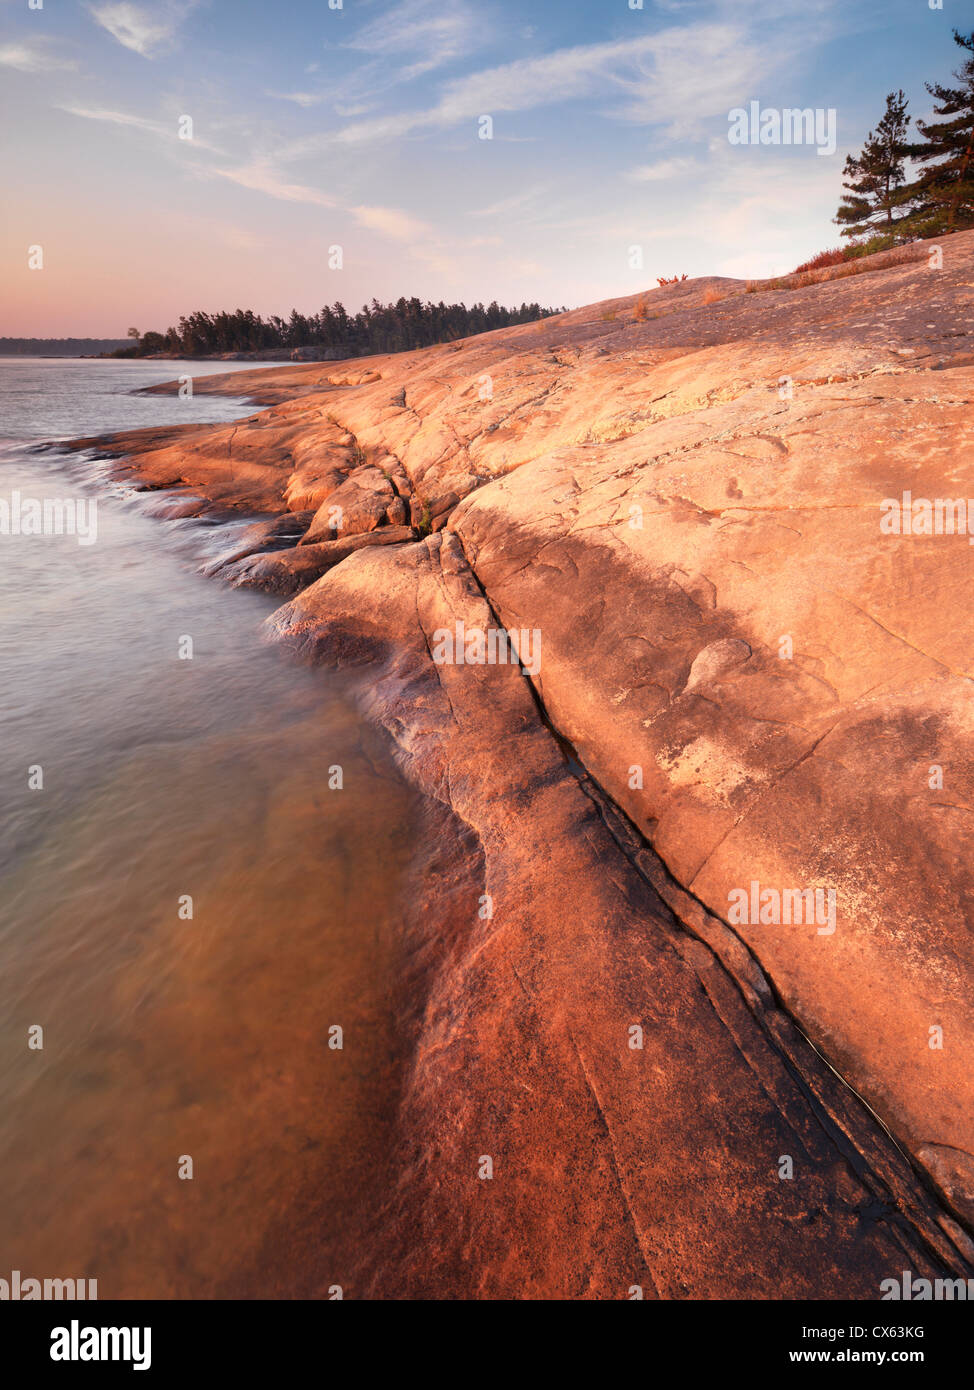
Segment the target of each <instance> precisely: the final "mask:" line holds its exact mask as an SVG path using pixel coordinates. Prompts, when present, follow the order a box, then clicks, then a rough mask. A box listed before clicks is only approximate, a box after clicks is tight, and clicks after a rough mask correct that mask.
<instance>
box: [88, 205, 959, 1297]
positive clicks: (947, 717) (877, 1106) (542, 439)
mask: <svg viewBox="0 0 974 1390" xmlns="http://www.w3.org/2000/svg"><path fill="white" fill-rule="evenodd" d="M844 269H845V267H840V268H839V271H840V272H841V271H843V270H844ZM857 269H858V270H859V271H861V272H862V273H857V274H855V275H850V276H846V275H844V274H841V273H836V272H828V271H826V272H822V273H821V274H820V275H819V276H817V277H805V278H804V279H796V278H795V277H790V278H789V279H787V280H785V281H783V282H762V283H760V284H757V285H745V284H744V283H742V282H740V281H734V280H724V279H716V278H710V279H705V280H694V281H687V282H685V283H679V284H676V285H668V286H665V287H663V288H660V289H658V290H653V291H649V292H647V293H646V294H644V295H642V296H635V297H632V298H626V299H620V300H614V301H611V302H607V303H604V304H599V305H593V306H589V307H587V308H585V309H580V310H574V311H572V312H570V313H566V314H563V315H560V316H558V317H556V318H553V319H549V320H545V321H544V322H542V323H540V324H536V325H522V326H520V327H517V328H513V329H504V330H500V331H498V332H495V333H491V334H486V335H483V336H481V337H478V338H473V339H469V340H465V341H463V342H459V343H451V344H448V345H444V346H441V347H437V348H431V349H424V350H422V351H420V352H415V353H410V354H403V355H398V356H386V357H379V358H372V359H368V361H366V362H353V363H344V364H312V365H307V366H288V367H283V368H281V369H272V370H268V371H262V372H260V373H247V372H234V373H231V374H229V375H228V376H226V377H218V378H214V377H210V378H208V379H207V380H205V381H201V382H200V383H199V389H200V390H206V391H225V392H227V393H229V394H235V395H239V394H251V395H252V396H253V397H254V399H255V400H256V401H257V402H258V403H259V404H263V405H267V406H268V407H269V408H267V409H264V410H262V411H260V412H259V413H257V414H255V415H253V416H251V417H249V418H248V419H246V420H243V421H240V422H239V423H237V424H235V425H229V426H228V425H216V426H204V427H198V426H187V427H185V428H184V429H182V430H166V431H155V432H151V433H150V432H134V433H130V434H127V435H120V436H115V437H114V438H113V439H111V440H110V441H108V442H107V443H106V442H105V441H100V442H99V447H100V448H101V449H102V450H103V451H104V450H105V449H106V448H107V449H108V450H109V451H110V452H112V453H115V454H117V455H118V456H119V458H120V459H124V463H123V464H121V465H120V466H121V467H124V468H125V469H127V470H129V471H134V472H135V473H136V474H137V475H138V476H139V477H140V478H141V479H143V480H144V481H145V482H146V484H148V485H150V486H154V487H167V488H169V487H174V486H175V487H176V488H177V489H182V490H184V491H185V492H187V494H189V495H191V496H192V497H193V498H194V499H195V503H194V505H195V506H196V507H197V508H198V509H200V510H207V509H214V508H219V509H232V510H236V511H237V512H239V511H240V510H244V511H251V512H261V513H268V514H271V515H272V516H276V515H279V514H282V513H286V512H294V513H301V514H302V521H301V525H300V527H296V528H295V529H296V530H300V531H301V536H300V537H298V536H296V535H295V534H294V533H293V532H288V531H285V532H283V533H282V532H280V531H271V532H269V533H268V535H267V537H266V541H265V540H263V539H262V538H261V537H259V536H258V537H255V539H254V542H253V544H252V548H251V549H250V550H249V551H248V553H247V555H244V556H242V555H240V554H239V552H238V553H237V554H233V555H229V554H228V556H227V558H226V563H225V565H224V566H223V567H222V568H219V569H218V572H219V573H222V574H223V575H224V577H226V578H229V579H231V580H233V581H236V582H244V583H265V584H266V586H267V587H269V588H271V589H272V591H274V592H277V593H279V594H281V596H282V597H287V598H288V600H289V601H288V603H287V604H286V606H285V607H283V608H282V609H280V610H279V611H278V613H277V614H275V616H274V618H273V619H272V620H271V624H270V626H271V630H272V632H273V633H274V634H275V635H276V636H278V637H279V638H281V639H282V640H284V641H286V642H288V643H289V644H291V645H292V646H294V647H295V648H296V649H298V650H299V651H301V652H302V653H303V654H305V655H307V656H310V657H312V658H313V659H315V660H319V661H324V662H330V663H333V664H336V665H338V666H341V667H343V668H344V669H346V670H348V671H350V672H352V673H353V674H354V675H355V676H356V679H358V680H359V683H360V698H361V700H362V702H363V705H364V707H365V708H366V709H367V710H368V711H369V712H370V714H371V716H372V717H373V718H374V719H375V720H376V721H377V722H378V723H381V724H382V725H384V726H385V727H386V728H387V729H388V730H389V731H390V732H391V733H392V735H393V737H394V738H395V739H396V741H397V743H398V744H399V747H400V750H401V759H402V763H403V766H404V768H405V769H406V771H407V773H408V774H409V775H410V776H411V778H412V779H413V780H414V782H415V783H416V784H417V785H418V786H419V787H420V788H421V789H422V790H423V792H424V793H425V794H426V795H427V797H429V798H430V799H431V800H432V801H434V802H437V803H439V804H440V805H442V806H443V807H445V808H447V809H448V810H449V811H450V813H451V817H450V819H449V820H447V821H444V822H442V824H443V826H444V827H449V829H444V831H443V833H444V835H449V836H452V837H453V840H452V842H451V845H450V847H449V850H450V852H449V855H446V848H447V847H446V846H441V847H440V848H441V849H442V850H443V852H444V855H446V857H445V858H444V860H443V863H444V865H446V867H445V868H444V872H443V878H442V882H441V883H440V885H439V890H438V891H437V893H436V894H433V895H431V896H429V897H428V898H427V899H425V900H424V903H425V907H426V909H427V911H426V913H425V914H421V919H422V920H421V922H419V921H417V920H416V918H415V914H413V915H412V916H410V923H411V924H410V925H409V926H408V928H407V929H408V931H409V932H410V933H416V936H415V938H414V940H415V945H416V950H417V952H418V956H417V959H421V960H422V969H421V970H419V971H418V972H417V977H416V979H415V980H413V981H411V982H410V985H409V990H408V991H407V993H410V1001H411V1002H410V1006H409V1007H410V1009H411V1010H412V1012H411V1013H410V1017H411V1019H412V1026H413V1029H414V1032H413V1034H412V1035H411V1038H412V1042H411V1046H412V1047H413V1049H414V1053H413V1055H414V1063H413V1066H412V1068H411V1070H410V1073H409V1080H408V1084H407V1085H406V1087H405V1090H404V1096H403V1102H402V1109H401V1116H400V1144H401V1147H400V1150H399V1154H398V1163H399V1169H398V1171H399V1174H400V1178H399V1181H398V1182H397V1184H396V1189H395V1191H394V1192H392V1193H390V1196H389V1202H388V1211H387V1212H386V1213H385V1221H384V1227H383V1229H384V1231H385V1233H386V1234H385V1240H386V1246H385V1247H383V1250H382V1258H381V1259H380V1258H379V1256H378V1254H376V1255H375V1258H374V1260H373V1261H372V1265H371V1269H372V1273H371V1275H370V1276H369V1277H370V1278H372V1279H373V1281H374V1285H375V1288H376V1291H378V1292H381V1291H382V1290H381V1288H380V1286H381V1285H382V1282H383V1279H388V1277H389V1271H390V1270H393V1271H395V1272H396V1278H398V1280H399V1281H400V1285H399V1286H400V1288H401V1290H402V1291H405V1292H412V1293H421V1292H426V1293H429V1294H432V1295H433V1296H488V1297H489V1296H508V1297H519V1296H523V1297H544V1296H555V1295H559V1294H565V1295H568V1296H575V1297H581V1296H599V1297H627V1296H630V1294H629V1290H630V1286H632V1287H638V1288H639V1289H641V1290H644V1296H646V1297H657V1296H659V1297H664V1298H665V1297H685V1296H693V1297H724V1296H732V1295H735V1294H737V1295H749V1296H755V1297H799V1296H812V1297H814V1296H852V1297H877V1296H878V1290H879V1282H880V1280H881V1279H882V1278H883V1277H886V1276H887V1275H889V1274H890V1273H891V1272H895V1271H896V1270H898V1269H899V1268H900V1267H901V1265H902V1261H901V1260H900V1259H899V1256H898V1255H895V1254H894V1250H895V1249H896V1248H898V1247H897V1246H896V1242H897V1241H898V1240H900V1239H909V1240H911V1241H913V1242H914V1243H915V1261H916V1263H915V1266H914V1267H915V1268H916V1269H917V1270H918V1271H919V1270H920V1269H921V1268H922V1267H924V1265H925V1264H926V1265H931V1264H933V1263H935V1262H936V1261H937V1260H939V1261H940V1262H941V1264H942V1265H943V1267H945V1268H951V1269H954V1268H959V1269H964V1270H966V1269H967V1268H968V1265H967V1263H966V1260H967V1258H968V1257H969V1256H970V1255H971V1253H972V1250H974V1247H972V1246H971V1243H970V1241H969V1239H968V1237H967V1236H966V1235H965V1230H964V1228H965V1226H968V1225H969V1223H970V1222H971V1220H972V1219H974V1159H972V1158H971V1153H972V1151H974V1144H972V1134H971V1123H972V1122H971V1116H972V1114H974V1067H972V1065H971V1057H972V1055H974V1054H972V1043H974V1020H972V1013H971V1005H970V1000H971V998H972V994H974V990H972V974H974V961H972V949H971V935H970V928H969V926H968V923H969V921H970V920H971V916H972V913H971V907H972V889H974V875H972V871H971V869H970V866H969V865H968V863H967V855H966V853H965V847H966V844H967V842H968V840H969V834H970V828H969V822H970V818H971V814H972V806H974V799H972V798H974V715H972V712H971V711H972V704H971V689H972V686H971V669H970V663H971V650H972V645H971V635H972V634H971V619H970V616H969V613H970V605H969V592H968V591H969V582H970V581H969V575H970V566H971V559H972V556H971V549H970V540H971V537H972V536H974V429H972V422H974V413H972V401H974V353H972V349H974V343H972V336H974V312H972V311H974V233H970V232H969V233H961V234H957V235H955V236H953V237H949V238H945V239H944V242H943V244H942V245H941V246H939V247H938V246H934V245H931V244H927V243H919V244H917V245H915V246H913V247H910V248H908V249H907V252H906V253H904V255H903V258H902V259H900V260H899V261H897V260H896V258H892V259H891V258H888V257H887V258H872V260H871V261H863V262H859V263H857ZM809 278H811V279H812V280H813V281H815V283H808V280H809ZM83 442H84V443H86V444H91V443H92V441H83ZM309 518H312V519H309ZM282 536H283V537H284V540H285V541H286V542H288V543H284V544H282ZM297 540H300V543H297V544H295V543H294V542H295V541H297ZM458 623H461V624H463V645H462V646H461V647H458V643H457V641H456V640H455V639H456V634H457V633H458V631H459V630H458V628H457V624H458ZM491 631H493V632H495V633H497V632H501V631H503V632H504V633H506V634H521V633H527V634H530V635H531V639H532V641H533V643H534V647H533V651H532V659H531V661H530V662H528V661H527V660H524V661H523V666H524V667H527V669H528V674H527V675H524V674H522V670H521V667H519V666H518V664H517V662H516V661H515V662H513V663H512V662H511V661H504V662H501V661H496V660H495V661H491V660H490V659H489V656H488V657H485V658H484V659H481V655H482V653H483V652H488V653H489V650H490V649H489V648H488V646H487V645H486V637H485V644H484V645H483V646H480V645H478V642H477V641H476V640H475V641H474V644H473V646H471V647H468V646H467V642H468V640H469V639H470V637H471V634H474V633H477V632H480V633H482V634H489V633H490V632H491ZM444 632H449V633H452V634H454V637H453V638H451V644H450V648H449V650H450V652H451V655H450V657H449V659H446V660H439V659H437V651H438V644H439V651H440V654H441V655H442V653H443V652H444V651H446V650H447V647H446V644H445V640H444V639H443V638H442V634H443V633H444ZM534 634H537V636H536V638H535V637H534ZM515 640H516V639H515ZM496 649H497V648H496V644H495V651H496ZM519 650H520V655H521V656H522V658H523V657H524V655H525V653H524V651H523V650H521V649H519ZM461 651H462V653H463V656H464V659H463V660H462V661H461V660H459V659H458V653H459V652H461ZM535 656H536V659H535ZM458 825H461V826H462V827H463V831H462V834H463V835H464V836H466V837H467V840H466V841H465V842H464V846H463V853H462V854H460V855H459V857H458V856H457V853H456V850H457V843H458V842H457V839H456V837H457V836H458V835H459V834H460V832H459V831H458V829H457V826H458ZM427 851H428V853H429V855H430V860H431V862H432V863H435V862H436V853H437V847H436V846H435V845H429V846H427ZM475 889H479V892H475V891H473V890H475ZM473 898H476V899H477V901H478V903H479V904H480V908H479V909H478V911H477V912H476V914H474V915H473V916H472V917H471V915H470V903H471V901H472V899H473ZM488 906H489V909H490V910H489V912H484V911H482V909H484V908H485V907H488ZM796 1022H797V1024H798V1027H797V1028H796V1027H795V1023H796ZM634 1029H635V1030H636V1031H633V1030H634ZM806 1039H809V1040H810V1041H811V1043H812V1044H814V1049H818V1052H816V1051H815V1050H814V1049H813V1048H812V1047H810V1046H809V1045H808V1042H807V1041H806ZM818 1053H821V1054H822V1056H823V1057H824V1058H826V1059H827V1060H828V1062H829V1063H830V1064H831V1065H832V1067H834V1068H835V1069H836V1071H837V1072H838V1073H840V1074H841V1076H842V1077H844V1078H845V1081H846V1082H847V1083H848V1086H844V1085H843V1084H842V1083H841V1082H840V1081H839V1080H838V1079H837V1077H836V1076H835V1074H834V1073H833V1072H832V1071H831V1070H830V1069H829V1067H827V1066H826V1065H825V1063H823V1062H822V1060H821V1058H820V1057H819V1055H818ZM850 1087H851V1088H852V1090H850V1089H849V1088H850ZM854 1093H858V1097H861V1101H864V1102H865V1105H863V1104H862V1103H861V1101H860V1100H859V1099H857V1096H856V1094H854ZM867 1107H868V1108H867ZM870 1111H871V1112H873V1113H872V1115H871V1114H870ZM874 1117H878V1118H879V1120H880V1121H882V1124H883V1125H884V1126H886V1127H887V1128H888V1130H889V1131H890V1132H891V1133H892V1135H893V1136H895V1139H896V1140H897V1142H898V1144H899V1146H900V1147H901V1148H902V1150H903V1151H904V1152H905V1153H906V1154H908V1155H909V1156H910V1157H911V1159H912V1161H913V1163H915V1164H916V1165H917V1166H918V1167H919V1168H920V1169H922V1170H923V1172H924V1174H925V1177H926V1179H927V1180H928V1181H929V1184H930V1191H929V1193H928V1191H927V1190H926V1189H925V1187H924V1186H923V1185H922V1184H921V1183H920V1182H919V1180H918V1179H917V1177H916V1174H915V1173H914V1172H913V1170H912V1169H911V1167H910V1165H909V1164H908V1163H907V1162H906V1161H905V1159H904V1158H903V1157H902V1155H901V1154H900V1152H899V1150H898V1149H897V1147H896V1145H894V1144H893V1143H892V1142H891V1140H890V1139H889V1137H888V1135H887V1134H886V1133H885V1132H884V1130H883V1129H882V1128H881V1127H880V1125H879V1124H877V1123H876V1119H875V1118H874ZM785 1158H790V1159H792V1160H793V1163H792V1165H791V1175H790V1176H789V1175H788V1169H789V1165H788V1164H786V1163H783V1162H782V1160H783V1159H785ZM488 1159H489V1160H490V1163H487V1162H486V1160H488ZM488 1169H489V1170H490V1172H489V1173H488V1172H487V1170H488ZM931 1194H932V1195H931ZM893 1213H896V1217H895V1222H896V1229H895V1231H894V1227H893V1225H892V1224H891V1223H892V1221H893V1219H894V1218H893V1215H892V1214H893ZM417 1230H421V1231H422V1232H423V1238H422V1241H421V1242H418V1241H417V1237H416V1231H417ZM904 1232H907V1235H906V1236H904V1234H903V1233H904ZM566 1233H567V1234H566ZM924 1243H925V1244H926V1248H927V1252H928V1253H926V1254H923V1253H921V1245H923V1244H924ZM420 1246H422V1248H420ZM383 1261H384V1263H383ZM365 1263H366V1264H369V1261H368V1260H366V1261H365ZM380 1266H381V1268H382V1269H383V1270H384V1271H385V1273H384V1274H382V1273H380V1272H379V1270H380ZM451 1290H452V1291H453V1292H452V1295H451Z"/></svg>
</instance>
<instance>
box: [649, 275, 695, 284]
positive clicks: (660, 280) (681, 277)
mask: <svg viewBox="0 0 974 1390" xmlns="http://www.w3.org/2000/svg"><path fill="white" fill-rule="evenodd" d="M686 278H687V277H686V276H685V275H674V276H673V278H672V279H671V280H667V279H666V278H665V277H664V276H660V275H657V277H656V283H657V285H678V284H679V283H680V281H681V280H685V279H686Z"/></svg>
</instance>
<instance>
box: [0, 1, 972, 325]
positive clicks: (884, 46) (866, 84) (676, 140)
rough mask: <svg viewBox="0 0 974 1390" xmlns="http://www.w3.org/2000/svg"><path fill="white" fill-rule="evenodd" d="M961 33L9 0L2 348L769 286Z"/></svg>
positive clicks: (459, 12) (860, 23)
mask: <svg viewBox="0 0 974 1390" xmlns="http://www.w3.org/2000/svg"><path fill="white" fill-rule="evenodd" d="M937 5H940V6H941V7H940V8H936V7H932V6H937ZM971 27H974V16H972V14H971V7H970V0H856V3H850V0H776V3H774V4H767V3H764V0H733V2H730V0H273V2H272V0H145V3H141V2H136V0H87V3H83V2H82V0H0V119H2V122H3V127H2V130H3V135H2V140H0V180H2V182H0V187H2V189H3V192H2V194H0V198H2V203H3V212H2V220H0V266H2V293H0V335H5V336H37V337H55V336H88V335H90V336H98V337H101V336H104V337H124V336H125V333H126V332H127V330H128V328H129V327H132V326H134V327H137V328H139V329H140V331H143V332H144V331H146V330H148V329H157V330H160V331H164V330H165V329H166V328H167V327H168V326H169V325H170V324H174V323H175V322H176V321H177V320H178V318H179V316H180V314H183V313H189V312H191V311H193V310H194V309H206V310H210V311H213V310H217V309H221V308H228V309H232V308H238V307H240V308H253V309H255V310H256V311H258V312H259V313H262V314H264V315H266V314H269V313H281V314H285V315H286V314H287V313H289V312H290V310H291V308H293V307H296V308H298V309H299V310H301V311H302V312H304V313H310V312H315V311H317V310H318V309H319V308H320V307H321V306H322V305H323V304H325V303H334V302H335V301H336V300H341V302H342V303H343V304H344V305H345V306H346V308H348V309H349V310H350V311H352V310H355V309H358V308H359V307H361V305H362V304H363V303H365V302H366V301H368V300H371V299H372V298H373V297H375V298H377V299H379V300H382V301H385V300H389V299H397V298H398V297H399V296H400V295H406V296H407V297H408V296H411V295H418V296H419V297H420V298H422V299H433V300H440V299H444V300H447V301H448V302H452V301H464V302H466V303H468V304H470V303H473V302H475V301H478V300H482V301H484V302H489V301H490V300H492V299H497V300H498V301H499V302H500V303H502V304H520V303H521V302H522V301H527V302H533V301H538V302H540V303H542V304H551V305H556V306H561V305H568V306H572V307H574V306H576V305H581V304H586V303H591V302H594V301H597V300H600V299H606V298H610V297H613V296H617V295H624V294H634V293H636V292H637V291H639V290H642V289H645V288H647V287H650V286H653V285H655V283H656V277H657V276H672V275H680V274H684V273H685V274H687V275H690V276H693V275H733V276H739V277H759V276H764V275H773V274H781V273H784V272H786V271H788V270H791V269H793V268H794V266H795V265H796V264H798V263H799V262H800V261H802V260H804V259H806V258H807V257H808V256H810V255H812V254H814V253H815V252H817V251H820V250H823V249H824V248H826V247H829V246H834V245H836V244H838V243H839V241H840V238H839V236H838V229H837V228H836V227H834V226H833V225H832V222H831V219H832V217H834V215H835V210H836V208H837V206H838V201H839V197H840V196H841V191H842V190H841V178H842V165H843V163H844V159H845V155H846V154H847V153H848V152H850V151H852V152H856V151H858V149H859V148H860V147H861V144H862V140H863V138H864V136H865V135H866V133H867V131H868V130H869V129H870V127H871V126H874V125H875V124H876V123H877V122H878V120H879V119H880V117H881V115H882V113H883V109H884V104H885V96H886V93H887V92H888V91H891V90H893V89H896V88H899V87H902V88H903V89H904V90H905V92H906V94H907V96H908V97H909V98H910V110H911V112H912V113H913V115H914V117H916V116H920V117H923V116H925V115H929V114H930V111H931V99H930V97H929V96H928V94H927V93H926V92H925V90H924V82H925V81H943V80H945V79H947V78H948V76H949V74H950V72H951V71H952V70H953V69H954V68H955V67H956V66H958V61H959V57H960V50H959V49H957V48H956V46H955V45H954V43H953V42H952V40H951V36H950V31H951V29H952V28H960V29H968V30H969V29H970V28H971ZM752 101H757V102H759V103H760V109H762V110H767V109H769V108H775V109H782V108H794V107H801V108H812V109H814V110H821V111H822V112H823V113H826V112H828V111H829V110H830V109H833V110H834V111H835V113H836V114H835V130H836V142H835V149H834V152H831V153H819V148H818V147H817V146H816V145H815V144H794V145H791V146H785V145H782V144H778V145H775V144H767V145H762V144H757V145H751V144H745V145H740V144H737V145H735V144H731V143H730V141H729V139H728V132H729V129H730V122H729V115H730V113H731V112H732V111H733V110H734V109H735V108H745V109H748V110H750V107H749V103H750V102H752ZM485 117H489V120H490V124H489V125H488V123H487V122H485V120H484V118H485ZM823 119H827V117H824V116H823ZM823 129H824V127H823ZM487 134H489V135H490V137H491V138H484V136H485V135H487ZM187 137H191V138H187ZM32 247H40V248H41V250H42V256H41V260H42V265H41V266H40V268H35V269H31V268H30V267H29V260H30V259H31V258H32V259H33V262H34V264H35V265H37V263H38V256H37V254H36V252H34V253H31V252H30V248H32ZM634 247H635V248H639V249H638V251H637V252H635V253H634V251H633V248H634ZM333 248H340V254H338V253H336V252H335V250H333ZM339 259H340V265H339V264H338V261H339Z"/></svg>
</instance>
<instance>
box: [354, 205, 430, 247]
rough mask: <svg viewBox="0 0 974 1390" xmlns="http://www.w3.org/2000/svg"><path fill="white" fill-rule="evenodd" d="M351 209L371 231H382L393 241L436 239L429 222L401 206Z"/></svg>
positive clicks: (356, 217)
mask: <svg viewBox="0 0 974 1390" xmlns="http://www.w3.org/2000/svg"><path fill="white" fill-rule="evenodd" d="M349 211H350V212H351V213H352V214H353V215H354V217H355V220H356V221H357V222H359V223H360V224H361V225H362V226H363V227H368V228H369V229H370V231H373V232H381V233H382V235H383V236H387V237H390V238H391V239H392V240H393V241H410V242H419V241H424V240H436V239H437V237H436V233H435V231H434V229H433V228H432V227H431V226H430V225H429V223H428V222H422V221H420V219H419V218H418V217H413V216H412V215H411V214H410V213H408V212H402V211H400V209H399V208H380V207H355V208H350V209H349Z"/></svg>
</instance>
